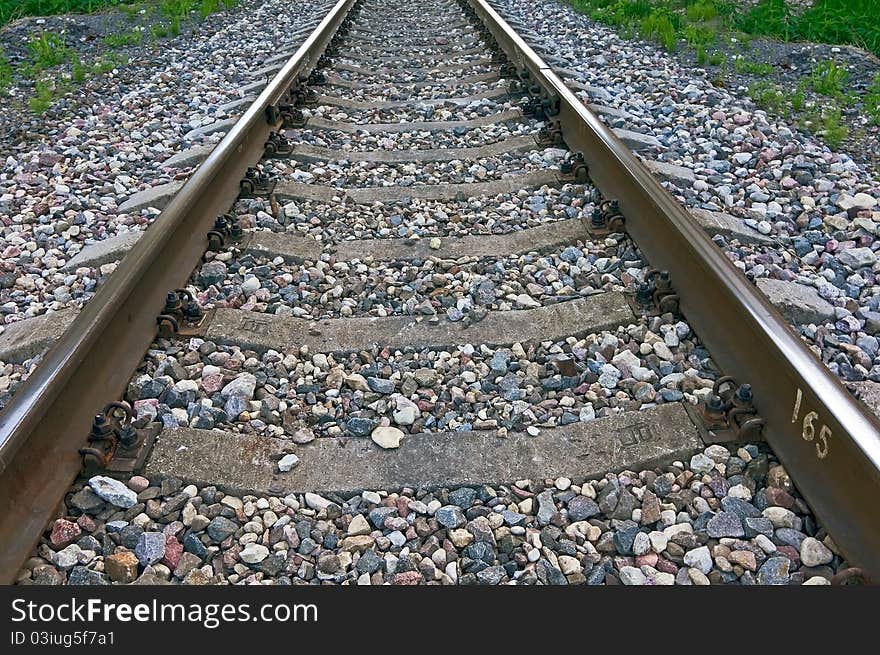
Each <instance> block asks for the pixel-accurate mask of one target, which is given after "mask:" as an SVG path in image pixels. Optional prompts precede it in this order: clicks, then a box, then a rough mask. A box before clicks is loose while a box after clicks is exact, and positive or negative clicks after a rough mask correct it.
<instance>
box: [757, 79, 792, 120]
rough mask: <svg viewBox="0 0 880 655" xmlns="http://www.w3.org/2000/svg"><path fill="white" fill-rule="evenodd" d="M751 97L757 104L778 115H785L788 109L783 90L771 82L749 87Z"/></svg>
mask: <svg viewBox="0 0 880 655" xmlns="http://www.w3.org/2000/svg"><path fill="white" fill-rule="evenodd" d="M749 95H750V96H751V97H752V100H754V101H755V104H756V105H758V106H759V107H763V108H764V109H769V110H770V111H772V112H775V113H777V114H784V113H785V109H786V102H785V93H784V92H783V91H782V88H781V87H779V86H777V85H776V84H772V83H770V82H764V81H762V82H755V83H754V84H752V85H751V86H749Z"/></svg>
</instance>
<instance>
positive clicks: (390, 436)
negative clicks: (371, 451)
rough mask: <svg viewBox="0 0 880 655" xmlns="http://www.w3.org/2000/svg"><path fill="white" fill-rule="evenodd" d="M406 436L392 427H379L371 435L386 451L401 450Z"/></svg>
mask: <svg viewBox="0 0 880 655" xmlns="http://www.w3.org/2000/svg"><path fill="white" fill-rule="evenodd" d="M404 436H405V435H404V433H403V431H402V430H399V429H398V428H395V427H391V426H379V427H377V428H376V429H375V430H373V432H372V434H370V438H371V439H372V440H373V442H374V443H375V444H377V445H378V446H379V447H381V448H385V449H391V448H399V447H400V440H401V439H403V437H404Z"/></svg>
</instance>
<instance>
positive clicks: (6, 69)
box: [0, 48, 12, 93]
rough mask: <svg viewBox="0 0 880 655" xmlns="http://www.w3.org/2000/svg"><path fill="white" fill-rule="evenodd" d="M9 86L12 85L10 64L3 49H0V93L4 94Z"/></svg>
mask: <svg viewBox="0 0 880 655" xmlns="http://www.w3.org/2000/svg"><path fill="white" fill-rule="evenodd" d="M10 84H12V64H10V63H9V58H8V57H7V56H6V53H5V52H3V48H0V93H5V92H6V89H7V88H9V85H10Z"/></svg>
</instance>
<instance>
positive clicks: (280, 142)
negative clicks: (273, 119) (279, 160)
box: [263, 131, 294, 159]
mask: <svg viewBox="0 0 880 655" xmlns="http://www.w3.org/2000/svg"><path fill="white" fill-rule="evenodd" d="M293 148H294V146H293V141H291V140H290V139H288V138H287V137H285V136H284V135H283V134H281V133H280V132H274V131H273V132H270V133H269V138H268V139H267V141H266V145H264V146H263V155H264V156H265V157H267V158H270V159H271V158H272V157H287V156H289V155H291V154H293Z"/></svg>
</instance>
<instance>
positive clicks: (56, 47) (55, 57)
mask: <svg viewBox="0 0 880 655" xmlns="http://www.w3.org/2000/svg"><path fill="white" fill-rule="evenodd" d="M28 52H30V55H31V61H32V62H33V65H34V68H36V69H37V70H45V69H46V68H52V67H53V66H59V65H61V64H63V63H64V62H66V61H67V59H68V57H69V56H70V51H69V50H68V48H67V46H66V45H65V44H64V39H62V38H61V37H60V36H59V35H58V34H55V33H54V32H42V33H41V34H40V36H38V37H36V38H34V39H33V40H32V41H30V42H29V43H28Z"/></svg>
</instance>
